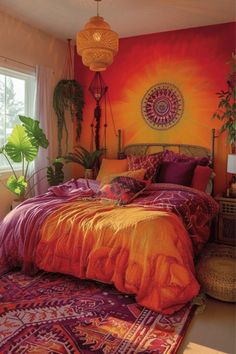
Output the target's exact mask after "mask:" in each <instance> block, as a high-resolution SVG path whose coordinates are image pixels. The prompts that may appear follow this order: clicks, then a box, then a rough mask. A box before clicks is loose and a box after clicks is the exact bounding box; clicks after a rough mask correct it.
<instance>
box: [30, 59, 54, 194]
mask: <svg viewBox="0 0 236 354" xmlns="http://www.w3.org/2000/svg"><path fill="white" fill-rule="evenodd" d="M52 75H53V71H52V69H50V68H46V67H42V66H37V67H36V79H37V87H36V107H35V117H36V119H37V120H39V121H40V127H41V128H42V129H43V131H44V133H45V134H46V137H47V139H48V141H49V147H48V149H43V148H40V149H39V154H38V157H37V159H36V161H35V171H39V170H40V171H39V172H37V173H36V174H35V177H34V183H35V187H34V194H35V195H38V194H42V193H44V192H46V191H47V188H48V183H47V178H46V174H47V169H46V168H45V167H47V166H48V165H49V161H48V158H50V157H52V154H51V152H52V145H51V144H52V141H53V140H52V97H53V91H52Z"/></svg>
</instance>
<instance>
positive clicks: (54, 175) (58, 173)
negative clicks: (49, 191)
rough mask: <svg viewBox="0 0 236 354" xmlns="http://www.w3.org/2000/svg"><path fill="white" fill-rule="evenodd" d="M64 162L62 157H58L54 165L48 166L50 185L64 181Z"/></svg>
mask: <svg viewBox="0 0 236 354" xmlns="http://www.w3.org/2000/svg"><path fill="white" fill-rule="evenodd" d="M63 167H64V164H63V162H62V159H61V158H57V159H56V160H55V161H54V162H53V163H52V166H48V168H47V180H48V183H49V185H50V186H57V185H58V184H60V183H62V182H63V181H64V172H63Z"/></svg>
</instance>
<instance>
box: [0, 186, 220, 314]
mask: <svg viewBox="0 0 236 354" xmlns="http://www.w3.org/2000/svg"><path fill="white" fill-rule="evenodd" d="M98 187H99V185H98V184H97V183H96V181H87V180H83V179H80V180H72V181H69V182H67V183H65V184H63V185H61V186H57V187H52V188H51V189H50V190H49V191H48V192H47V193H45V194H44V195H42V196H38V197H35V198H32V199H29V200H27V201H25V202H23V203H22V204H21V205H20V206H18V207H17V208H16V209H14V210H13V211H12V212H11V213H9V214H8V215H7V216H6V218H5V219H4V220H3V221H2V222H1V223H0V268H1V270H2V271H3V270H6V269H9V268H13V267H16V266H20V267H22V269H23V271H24V272H27V273H33V272H35V271H37V269H44V270H46V271H53V272H62V273H66V274H72V275H74V276H77V277H80V278H88V279H95V280H98V281H103V282H107V283H113V284H114V285H115V286H116V287H117V288H118V289H119V290H121V291H122V292H125V293H129V294H134V295H135V297H136V300H137V302H138V303H139V304H140V305H143V306H146V307H148V308H151V309H153V310H155V311H160V312H163V313H172V312H174V311H176V310H178V309H179V308H180V307H182V306H183V305H184V304H185V303H186V302H188V301H190V300H191V299H192V298H193V296H195V295H196V294H197V293H198V291H199V284H198V282H197V280H196V278H195V276H194V263H193V247H192V245H193V244H194V243H193V242H192V240H191V237H189V234H190V236H191V233H192V236H193V240H195V244H196V245H199V244H200V245H202V244H203V243H204V242H206V240H207V237H208V236H209V232H208V236H207V231H209V227H210V221H211V219H212V218H213V217H214V215H215V214H216V212H217V204H216V203H215V202H214V200H213V199H212V198H211V197H209V196H207V195H206V196H205V193H204V192H195V190H193V191H191V189H192V188H189V187H183V188H180V186H179V189H178V188H177V186H173V185H166V186H164V185H159V186H158V185H156V184H155V185H151V186H149V188H148V190H147V191H145V193H144V194H143V195H141V196H139V197H138V198H136V199H135V200H134V201H133V203H131V204H130V205H128V206H126V207H120V206H114V204H111V203H104V202H103V201H101V200H97V199H96V191H97V189H98ZM194 195H195V196H196V198H197V199H198V201H195V199H194ZM177 200H179V201H180V205H179V208H178V207H177V204H178V202H177ZM198 213H199V215H198ZM202 214H204V220H202V217H201V215H202ZM200 221H201V222H200ZM187 230H188V232H187ZM189 231H190V232H189ZM195 248H196V249H197V248H198V247H195Z"/></svg>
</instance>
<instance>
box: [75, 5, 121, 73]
mask: <svg viewBox="0 0 236 354" xmlns="http://www.w3.org/2000/svg"><path fill="white" fill-rule="evenodd" d="M95 1H96V2H97V16H94V17H91V18H90V20H89V22H88V23H86V25H85V27H84V29H83V30H82V31H80V32H78V33H77V37H76V46H77V53H78V54H79V55H81V56H82V62H83V64H84V65H85V66H88V67H89V69H90V70H92V71H104V70H106V68H107V67H108V66H109V65H111V64H112V63H113V57H114V55H116V53H117V52H118V44H119V43H118V34H117V33H116V32H114V31H112V30H111V27H110V26H109V24H108V23H107V22H105V21H104V19H103V17H100V16H99V14H98V3H99V1H101V0H95Z"/></svg>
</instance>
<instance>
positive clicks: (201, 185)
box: [192, 165, 212, 191]
mask: <svg viewBox="0 0 236 354" xmlns="http://www.w3.org/2000/svg"><path fill="white" fill-rule="evenodd" d="M211 174H212V169H211V168H210V167H208V166H200V165H199V166H197V167H196V168H195V170H194V174H193V179H192V187H193V188H195V189H198V190H199V191H205V190H206V187H207V184H208V182H209V179H210V177H211Z"/></svg>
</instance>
